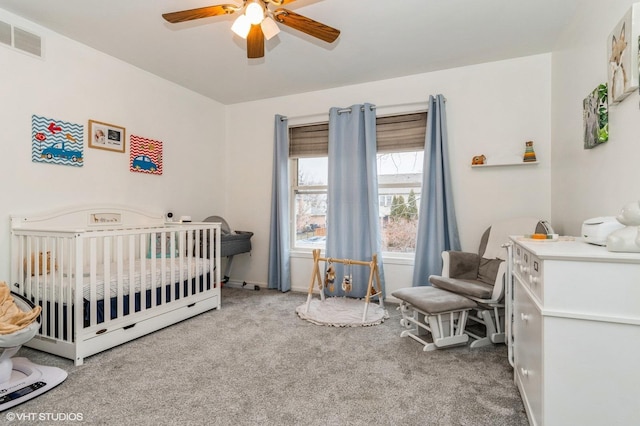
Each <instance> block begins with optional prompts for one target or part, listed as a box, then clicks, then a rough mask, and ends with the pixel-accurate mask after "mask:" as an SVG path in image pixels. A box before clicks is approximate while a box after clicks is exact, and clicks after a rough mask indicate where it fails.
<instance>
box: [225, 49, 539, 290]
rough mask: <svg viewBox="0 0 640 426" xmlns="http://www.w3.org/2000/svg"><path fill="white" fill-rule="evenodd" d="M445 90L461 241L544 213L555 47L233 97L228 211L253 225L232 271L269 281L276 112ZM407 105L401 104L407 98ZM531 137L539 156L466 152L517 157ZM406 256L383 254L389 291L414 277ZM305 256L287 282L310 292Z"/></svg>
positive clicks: (317, 112)
mask: <svg viewBox="0 0 640 426" xmlns="http://www.w3.org/2000/svg"><path fill="white" fill-rule="evenodd" d="M438 93H441V94H443V95H444V96H445V97H446V99H447V115H448V116H447V123H448V129H449V148H450V156H451V167H452V172H453V176H452V179H453V184H454V199H455V207H456V212H457V216H458V225H459V229H460V237H461V242H462V248H463V249H466V250H472V251H475V250H477V246H478V243H479V239H480V235H481V233H482V232H483V231H484V229H485V228H486V227H487V226H489V225H490V224H491V223H492V222H494V221H497V220H500V219H504V218H509V217H515V216H523V215H533V216H537V217H541V218H545V219H549V216H550V212H551V206H550V179H551V178H550V156H551V149H550V139H551V129H550V115H551V114H550V105H551V55H550V54H544V55H537V56H531V57H525V58H519V59H513V60H508V61H501V62H495V63H487V64H482V65H475V66H469V67H463V68H457V69H450V70H446V71H439V72H433V73H427V74H421V75H414V76H409V77H403V78H396V79H391V80H385V81H378V82H373V83H365V84H359V85H353V86H348V87H342V88H336V89H330V90H323V91H318V92H313V93H306V94H301V95H296V96H286V97H281V98H273V99H267V100H261V101H256V102H247V103H242V104H236V105H231V106H229V107H228V108H227V114H228V115H227V140H228V146H227V162H228V165H229V167H230V168H229V173H230V176H232V177H230V178H229V181H228V183H227V190H228V194H229V199H228V206H227V215H228V217H227V219H228V221H229V222H230V225H231V227H232V228H235V229H241V230H250V231H253V232H255V236H254V237H253V239H252V242H253V253H252V256H251V257H248V256H238V257H237V258H236V260H234V272H232V279H235V280H239V281H244V280H246V281H248V282H253V283H259V284H261V285H265V283H266V279H267V261H268V243H269V216H270V196H271V172H272V158H273V132H274V125H273V122H274V115H275V114H283V115H286V116H288V117H290V121H295V122H296V123H299V122H304V121H305V120H306V121H317V120H318V119H323V120H326V119H327V116H326V114H327V113H328V110H329V108H330V107H332V106H340V107H346V106H350V105H352V104H355V103H362V102H371V103H374V104H376V105H378V106H379V108H378V114H384V112H385V111H390V110H391V108H388V106H392V105H399V107H397V108H395V110H396V111H397V110H403V109H404V110H406V111H410V110H413V109H415V108H416V106H415V105H413V106H411V105H407V104H416V103H422V104H423V105H426V100H427V99H428V96H429V95H430V94H438ZM403 105H404V106H403ZM528 140H533V141H534V147H535V151H536V154H537V157H538V160H539V161H540V164H538V165H533V166H509V167H493V168H483V169H477V168H474V169H472V168H471V167H470V164H471V157H472V156H474V155H478V154H485V155H486V156H487V157H488V159H489V161H490V162H491V161H497V160H498V159H499V158H498V157H504V158H507V157H513V158H516V159H517V160H521V158H522V155H523V153H524V148H525V145H524V143H525V141H528ZM412 263H413V262H412V260H409V261H400V262H395V263H394V262H391V261H389V260H385V274H386V281H387V294H390V293H391V291H393V290H394V289H396V288H401V287H405V286H409V285H411V274H412V270H413V267H412ZM311 266H312V262H311V259H310V257H309V256H302V257H294V259H293V261H292V275H293V276H292V281H293V282H292V286H293V289H294V290H301V291H306V289H307V286H308V285H309V280H310V277H311Z"/></svg>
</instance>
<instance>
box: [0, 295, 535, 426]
mask: <svg viewBox="0 0 640 426" xmlns="http://www.w3.org/2000/svg"><path fill="white" fill-rule="evenodd" d="M305 300H306V294H300V293H286V294H283V293H280V292H277V291H274V290H264V289H263V290H260V291H251V290H245V289H237V288H226V287H225V288H223V290H222V308H221V309H220V310H219V311H210V312H207V313H204V314H201V315H199V316H197V317H194V318H191V319H188V320H185V321H183V322H181V323H179V324H176V325H173V326H171V327H167V328H165V329H163V330H160V331H157V332H155V333H153V334H150V335H148V336H144V337H142V338H139V339H137V340H134V341H132V342H129V343H127V344H124V345H121V346H118V347H116V348H113V349H110V350H107V351H105V352H102V353H100V354H97V355H94V356H91V357H88V358H86V359H85V362H84V364H83V365H81V366H78V367H76V366H74V365H73V362H72V361H70V360H66V359H63V358H59V357H56V356H53V355H49V354H46V353H43V352H39V351H36V350H33V349H29V348H22V349H20V352H19V353H18V355H17V356H26V357H28V358H29V359H31V360H32V361H34V362H36V363H39V364H43V365H52V366H57V367H60V368H63V369H64V370H66V371H67V372H68V373H69V376H68V378H67V380H66V381H65V382H63V383H62V384H61V385H59V386H58V387H57V388H55V389H53V390H51V391H49V392H47V393H45V394H44V395H42V396H39V397H37V398H35V399H33V400H31V401H28V402H25V403H24V404H22V405H19V406H17V407H14V408H12V409H9V410H8V411H5V412H4V413H1V414H0V423H2V422H3V421H5V419H9V417H6V416H7V413H11V415H13V416H19V415H23V417H22V418H23V419H24V418H25V417H24V415H29V416H31V417H29V419H30V421H28V422H26V421H25V422H23V423H19V422H17V421H16V422H14V423H17V424H78V423H84V424H100V425H178V424H179V425H474V426H478V425H491V426H496V425H509V426H514V425H528V422H527V417H526V414H525V412H524V407H523V404H522V401H521V399H520V395H519V393H518V390H517V388H516V386H515V384H514V382H513V369H512V368H511V366H510V365H509V363H508V362H507V348H506V347H505V346H504V345H496V346H491V347H486V348H479V349H473V350H472V349H470V348H469V347H468V346H463V347H456V348H448V349H444V350H437V351H433V352H422V347H421V345H419V344H418V343H417V342H415V341H413V340H411V339H409V338H400V333H401V331H402V330H403V328H402V327H401V326H400V317H401V315H400V312H399V311H397V310H396V309H395V308H396V305H392V304H387V310H388V313H389V316H390V318H389V319H387V320H385V321H384V322H383V323H382V324H379V325H375V326H370V327H344V328H336V327H328V326H321V325H315V324H312V323H310V322H307V321H304V320H302V319H300V318H299V317H298V316H297V315H296V312H295V309H296V307H297V306H299V305H300V304H302V303H304V301H305ZM33 413H35V414H36V415H33ZM52 416H55V420H56V421H51V419H54V417H52ZM65 418H66V419H67V420H69V421H67V422H65V421H61V420H64V419H65ZM80 419H81V421H78V420H80Z"/></svg>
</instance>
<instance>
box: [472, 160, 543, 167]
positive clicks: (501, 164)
mask: <svg viewBox="0 0 640 426" xmlns="http://www.w3.org/2000/svg"><path fill="white" fill-rule="evenodd" d="M531 164H538V162H537V161H527V162H524V161H520V162H517V163H516V162H514V163H495V164H491V163H490V164H472V165H471V167H474V168H475V167H503V166H528V165H531Z"/></svg>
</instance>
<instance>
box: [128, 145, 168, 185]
mask: <svg viewBox="0 0 640 426" xmlns="http://www.w3.org/2000/svg"><path fill="white" fill-rule="evenodd" d="M162 167H163V164H162V142H161V141H157V140H153V139H148V138H143V137H141V136H136V135H131V136H130V137H129V170H130V171H132V172H136V173H146V174H150V175H161V174H162Z"/></svg>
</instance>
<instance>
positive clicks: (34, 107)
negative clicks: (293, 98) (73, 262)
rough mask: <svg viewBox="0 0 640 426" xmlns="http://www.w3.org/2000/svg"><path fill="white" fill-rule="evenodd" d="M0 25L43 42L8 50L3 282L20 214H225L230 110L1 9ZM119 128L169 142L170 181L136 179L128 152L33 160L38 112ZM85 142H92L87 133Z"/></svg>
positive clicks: (4, 51) (3, 53) (0, 130)
mask: <svg viewBox="0 0 640 426" xmlns="http://www.w3.org/2000/svg"><path fill="white" fill-rule="evenodd" d="M0 20H2V21H5V22H9V23H11V24H13V25H16V26H18V27H20V28H23V29H25V30H27V31H31V32H33V33H35V34H38V35H40V36H41V37H43V39H44V47H45V58H44V59H38V58H34V57H32V56H29V55H27V54H23V53H21V52H19V51H16V50H13V49H10V48H8V47H4V45H0V64H1V66H0V94H1V98H0V146H1V147H2V160H1V161H2V167H1V168H0V170H1V171H0V179H1V182H2V183H1V186H0V223H1V224H2V226H0V281H6V280H9V276H10V274H9V250H10V232H9V217H10V215H12V214H29V213H35V212H42V211H46V210H51V209H58V208H62V207H67V206H72V205H79V204H93V203H100V204H104V203H116V204H126V205H131V206H134V207H137V208H140V209H143V210H150V211H153V212H161V213H163V212H167V211H173V212H175V213H176V214H177V215H181V214H182V215H186V214H189V215H192V216H193V218H194V219H203V218H204V217H206V216H208V215H211V214H222V215H224V214H225V204H224V197H225V193H226V188H225V173H224V167H221V166H220V165H224V162H223V161H222V159H223V158H224V138H225V134H224V126H225V115H224V112H225V108H224V106H223V105H221V104H219V103H217V102H214V101H212V100H210V99H208V98H205V97H203V96H200V95H198V94H195V93H193V92H190V91H188V90H186V89H183V88H181V87H179V86H177V85H174V84H172V83H169V82H167V81H165V80H162V79H160V78H157V77H155V76H153V75H151V74H149V73H146V72H143V71H141V70H140V69H138V68H135V67H132V66H131V65H128V64H125V63H123V62H121V61H119V60H116V59H114V58H112V57H110V56H107V55H105V54H102V53H99V52H97V51H95V50H93V49H90V48H88V47H86V46H84V45H81V44H78V43H76V42H74V41H71V40H69V39H67V38H65V37H62V36H60V35H58V34H55V33H52V32H51V31H48V30H46V29H44V28H42V27H40V26H38V25H35V24H33V23H30V22H28V21H25V20H23V19H21V18H19V17H17V16H15V15H13V14H10V13H8V12H6V11H4V10H1V9H0ZM33 114H36V115H41V116H45V117H49V118H53V119H56V120H62V121H67V122H72V123H78V124H83V125H84V126H85V132H86V126H87V122H88V120H89V119H93V120H98V121H103V122H107V123H113V124H116V125H119V126H122V127H125V128H126V132H127V135H131V134H135V135H138V136H143V137H146V138H150V139H155V140H159V141H162V142H163V143H164V173H163V175H162V176H155V175H145V174H142V173H132V172H130V171H129V166H128V164H129V163H128V161H129V160H128V155H129V150H128V138H127V150H126V153H124V154H122V153H115V152H109V151H104V150H98V149H91V148H88V147H87V144H86V143H85V149H84V166H83V167H70V166H59V165H51V164H43V163H33V162H32V161H31V116H32V115H33ZM85 137H86V136H85Z"/></svg>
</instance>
